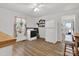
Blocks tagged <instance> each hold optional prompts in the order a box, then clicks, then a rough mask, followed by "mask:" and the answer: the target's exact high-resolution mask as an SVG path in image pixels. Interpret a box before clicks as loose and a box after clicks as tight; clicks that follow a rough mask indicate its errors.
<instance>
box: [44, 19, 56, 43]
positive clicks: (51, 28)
mask: <svg viewBox="0 0 79 59" xmlns="http://www.w3.org/2000/svg"><path fill="white" fill-rule="evenodd" d="M45 31H46V33H45V40H46V41H47V42H51V43H56V42H57V23H56V21H55V20H48V21H46V23H45Z"/></svg>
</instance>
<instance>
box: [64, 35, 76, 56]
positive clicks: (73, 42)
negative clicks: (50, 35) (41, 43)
mask: <svg viewBox="0 0 79 59" xmlns="http://www.w3.org/2000/svg"><path fill="white" fill-rule="evenodd" d="M67 46H69V47H71V48H72V52H73V56H75V52H74V47H75V40H74V37H73V35H72V41H65V47H64V56H66V52H67V48H66V47H67Z"/></svg>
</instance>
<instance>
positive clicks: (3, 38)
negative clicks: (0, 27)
mask: <svg viewBox="0 0 79 59" xmlns="http://www.w3.org/2000/svg"><path fill="white" fill-rule="evenodd" d="M15 42H16V39H15V38H14V37H11V36H9V35H7V34H5V33H3V32H0V56H12V51H13V44H14V43H15Z"/></svg>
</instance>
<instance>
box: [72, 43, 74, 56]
mask: <svg viewBox="0 0 79 59" xmlns="http://www.w3.org/2000/svg"><path fill="white" fill-rule="evenodd" d="M72 52H73V56H75V52H74V45H72Z"/></svg>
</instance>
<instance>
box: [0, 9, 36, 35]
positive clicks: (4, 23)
mask: <svg viewBox="0 0 79 59" xmlns="http://www.w3.org/2000/svg"><path fill="white" fill-rule="evenodd" d="M15 16H20V17H24V18H25V19H26V23H27V26H33V27H34V26H35V25H34V21H31V20H32V19H33V18H32V17H29V16H27V15H24V14H22V13H18V12H14V11H10V10H7V9H3V8H0V31H2V32H5V33H7V34H8V35H13V32H14V30H13V26H14V20H15Z"/></svg>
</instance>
